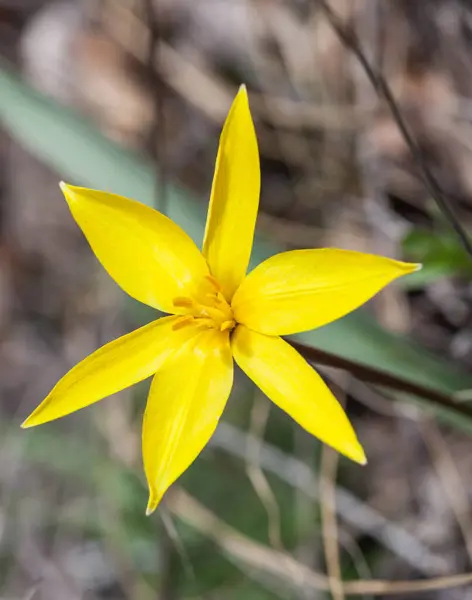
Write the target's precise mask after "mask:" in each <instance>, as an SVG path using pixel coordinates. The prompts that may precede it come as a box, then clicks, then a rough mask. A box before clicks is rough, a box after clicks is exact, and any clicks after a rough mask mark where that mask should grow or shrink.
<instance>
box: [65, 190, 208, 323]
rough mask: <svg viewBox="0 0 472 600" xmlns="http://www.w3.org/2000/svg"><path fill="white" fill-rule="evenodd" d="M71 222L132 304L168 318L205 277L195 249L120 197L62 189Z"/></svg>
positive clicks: (157, 217)
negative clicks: (178, 301) (175, 302)
mask: <svg viewBox="0 0 472 600" xmlns="http://www.w3.org/2000/svg"><path fill="white" fill-rule="evenodd" d="M61 188H62V191H63V193H64V195H65V197H66V200H67V202H68V203H69V208H70V210H71V212H72V215H73V217H74V219H75V220H76V221H77V223H78V225H79V227H80V228H81V229H82V231H83V233H84V235H85V237H86V238H87V240H88V242H89V244H90V246H91V247H92V250H93V251H94V253H95V255H96V256H97V258H98V260H99V261H100V262H101V263H102V265H103V266H104V267H105V269H106V270H107V271H108V273H109V274H110V276H111V277H112V278H113V279H114V280H115V281H116V283H117V284H118V285H119V286H121V287H122V288H123V290H124V291H125V292H127V293H128V294H129V295H130V296H132V297H133V298H136V300H139V301H140V302H144V303H145V304H148V305H149V306H153V307H154V308H157V309H159V310H162V311H164V312H170V313H173V312H175V311H174V308H173V305H172V300H173V298H176V297H177V296H189V295H192V294H193V293H194V292H195V291H196V288H197V287H198V284H199V283H200V281H201V280H202V279H203V278H204V277H205V276H206V275H208V266H207V264H206V262H205V259H204V258H203V256H202V254H201V252H200V251H199V250H198V248H197V246H196V245H195V244H194V243H193V241H192V240H191V239H190V238H189V237H188V235H187V234H186V233H185V232H184V231H182V229H180V227H179V226H178V225H176V224H175V223H173V222H172V221H171V220H170V219H168V218H167V217H166V216H164V215H163V214H161V213H159V212H158V211H157V210H154V209H152V208H149V207H148V206H146V205H144V204H141V203H140V202H136V201H134V200H129V199H128V198H124V197H123V196H117V195H116V194H109V193H107V192H99V191H95V190H89V189H86V188H79V187H73V186H70V185H66V184H61Z"/></svg>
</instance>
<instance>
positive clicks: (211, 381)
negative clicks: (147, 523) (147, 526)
mask: <svg viewBox="0 0 472 600" xmlns="http://www.w3.org/2000/svg"><path fill="white" fill-rule="evenodd" d="M61 188H62V191H63V192H64V195H65V197H66V199H67V202H68V204H69V207H70V210H71V212H72V215H73V217H74V218H75V220H76V221H77V223H78V225H79V227H80V228H81V229H82V231H83V233H84V235H85V237H86V238H87V240H88V241H89V243H90V246H91V247H92V250H93V251H94V253H95V255H96V256H97V258H98V259H99V261H100V262H101V263H102V265H103V266H104V267H105V269H106V270H107V271H108V273H109V274H110V276H111V277H112V278H113V279H114V280H115V281H116V282H117V283H118V285H120V286H121V287H122V288H123V290H125V291H126V292H127V293H128V294H129V295H130V296H132V297H133V298H136V299H137V300H139V301H141V302H143V303H145V304H148V305H149V306H152V307H154V308H156V309H159V310H160V311H163V312H166V313H170V314H171V315H172V316H168V317H163V318H161V319H158V320H156V321H153V322H152V323H149V324H148V325H146V326H144V327H141V328H140V329H137V330H136V331H133V332H132V333H129V334H128V335H125V336H123V337H121V338H119V339H117V340H115V341H112V342H110V343H109V344H106V345H105V346H103V347H102V348H100V349H99V350H97V351H96V352H94V353H93V354H91V355H90V356H88V357H87V358H85V359H84V360H83V361H82V362H80V363H79V364H78V365H76V366H75V367H74V368H73V369H71V371H69V373H67V374H66V375H65V376H64V377H63V378H62V379H61V380H60V381H59V383H57V385H56V386H55V387H54V388H53V390H52V391H51V393H50V394H49V395H48V396H47V398H46V399H45V400H44V401H43V402H42V403H41V404H40V405H39V406H38V408H36V410H34V411H33V413H32V414H31V415H30V416H29V417H28V419H26V421H25V422H24V423H23V427H32V426H35V425H40V424H42V423H45V422H47V421H51V420H53V419H57V418H59V417H63V416H64V415H67V414H69V413H72V412H74V411H76V410H79V409H81V408H84V407H85V406H88V405H89V404H92V403H93V402H96V401H98V400H100V399H101V398H104V397H105V396H109V395H110V394H114V393H115V392H118V391H119V390H122V389H123V388H126V387H128V386H130V385H132V384H134V383H136V382H138V381H141V380H143V379H145V378H147V377H149V376H151V375H153V374H155V373H156V375H155V377H154V379H153V381H152V385H151V389H150V392H149V398H148V402H147V407H146V411H145V415H144V422H143V436H142V448H143V460H144V469H145V472H146V477H147V481H148V484H149V489H150V496H149V503H148V507H147V513H148V514H150V513H151V512H152V511H154V510H155V508H156V507H157V505H158V503H159V501H160V500H161V498H162V496H163V495H164V493H165V491H166V490H167V488H168V487H169V486H170V485H171V484H172V483H173V482H174V481H175V480H176V479H177V478H178V477H179V476H180V475H181V474H182V473H183V472H184V471H185V469H187V467H188V466H189V465H190V464H191V463H192V462H193V461H194V460H195V458H196V457H197V456H198V454H199V453H200V452H201V450H202V449H203V448H204V446H205V445H206V444H207V442H208V440H209V438H210V437H211V435H212V434H213V432H214V430H215V428H216V426H217V424H218V420H219V418H220V416H221V414H222V412H223V410H224V407H225V404H226V401H227V399H228V396H229V394H230V391H231V388H232V384H233V358H234V360H235V361H236V363H237V364H238V365H239V366H240V367H241V369H242V370H243V371H245V372H246V374H247V375H248V376H249V377H250V378H251V379H252V380H253V381H254V382H255V383H256V384H257V385H258V386H259V387H260V388H261V390H262V391H263V392H264V393H265V394H266V395H267V396H268V397H269V398H270V399H271V400H272V401H273V402H274V403H275V404H277V406H279V407H280V408H281V409H282V410H284V411H285V412H287V413H288V414H289V415H290V416H291V417H292V418H293V419H294V420H295V421H297V423H299V424H300V425H301V426H302V427H303V428H304V429H306V430H307V431H308V432H309V433H311V434H313V435H315V436H316V437H318V438H320V440H322V441H323V442H325V443H327V444H329V445H330V446H332V447H333V448H335V449H336V450H338V451H339V452H342V453H343V454H345V455H346V456H348V457H349V458H351V459H352V460H354V461H356V462H359V463H361V464H362V463H365V462H366V459H365V454H364V451H363V449H362V447H361V445H360V444H359V442H358V440H357V437H356V435H355V433H354V431H353V429H352V427H351V425H350V423H349V421H348V419H347V417H346V415H345V413H344V411H343V409H342V407H341V406H340V404H339V403H338V402H337V400H336V399H335V398H334V396H333V395H332V394H331V392H330V391H329V389H328V388H327V386H326V385H325V383H324V382H323V380H322V379H321V377H320V376H319V375H318V374H317V373H316V371H314V370H313V369H312V368H311V367H310V366H309V365H308V363H307V362H306V361H305V360H304V359H303V358H302V357H301V356H300V355H299V354H298V353H297V352H296V351H295V350H294V349H293V348H292V346H290V345H289V344H288V343H287V342H286V341H284V340H283V339H282V338H281V337H279V336H281V335H287V334H292V333H296V332H300V331H306V330H309V329H313V328H315V327H320V326H322V325H325V324H326V323H329V322H331V321H333V320H335V319H339V318H340V317H342V316H343V315H345V314H346V313H348V312H350V311H352V310H354V309H355V308H357V307H358V306H360V305H361V304H363V303H364V302H366V301H367V300H368V299H369V298H371V297H372V296H373V295H374V294H376V293H377V292H378V291H379V290H380V289H381V288H383V287H384V286H385V285H387V284H388V283H389V282H391V281H392V280H393V279H396V278H397V277H400V276H401V275H405V274H406V273H410V272H412V271H414V270H416V269H417V268H418V265H413V264H408V263H403V262H398V261H395V260H391V259H389V258H384V257H380V256H372V255H368V254H362V253H359V252H349V251H345V250H336V249H321V250H315V249H311V250H293V251H290V252H283V253H281V254H277V255H275V256H273V257H271V258H269V259H268V260H266V261H265V262H263V263H261V264H260V265H259V266H258V267H256V268H255V269H254V270H253V271H252V272H251V273H249V275H246V271H247V267H248V263H249V257H250V254H251V248H252V241H253V236H254V227H255V222H256V216H257V210H258V203H259V189H260V168H259V153H258V148H257V140H256V134H255V131H254V125H253V122H252V118H251V114H250V110H249V103H248V98H247V93H246V89H245V87H244V86H242V87H241V88H240V90H239V93H238V94H237V96H236V99H235V100H234V102H233V105H232V107H231V110H230V112H229V114H228V117H227V119H226V123H225V125H224V128H223V132H222V135H221V139H220V145H219V150H218V156H217V160H216V168H215V174H214V179H213V186H212V191H211V198H210V207H209V212H208V219H207V224H206V230H205V237H204V241H203V251H202V252H200V250H199V249H198V248H197V246H196V245H195V244H194V243H193V241H192V240H191V239H190V238H189V237H188V236H187V235H186V233H185V232H184V231H182V230H181V229H180V228H179V227H178V226H177V225H176V224H175V223H173V222H172V221H171V220H170V219H168V218H167V217H166V216H164V215H163V214H161V213H159V212H157V211H155V210H153V209H151V208H149V207H147V206H145V205H144V204H140V203H139V202H135V201H133V200H129V199H127V198H123V197H122V196H117V195H115V194H109V193H105V192H100V191H95V190H89V189H85V188H79V187H73V186H70V185H66V184H61ZM346 343H347V344H348V343H349V340H346Z"/></svg>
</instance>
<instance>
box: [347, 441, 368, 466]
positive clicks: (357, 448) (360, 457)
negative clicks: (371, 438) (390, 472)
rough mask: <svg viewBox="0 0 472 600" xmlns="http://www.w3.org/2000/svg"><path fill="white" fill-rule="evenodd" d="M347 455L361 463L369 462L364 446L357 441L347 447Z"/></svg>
mask: <svg viewBox="0 0 472 600" xmlns="http://www.w3.org/2000/svg"><path fill="white" fill-rule="evenodd" d="M346 456H347V457H348V458H350V459H351V460H353V461H354V462H356V463H358V464H359V465H362V466H364V465H366V464H367V457H366V455H365V452H364V448H363V447H362V446H361V445H360V444H359V442H356V443H355V444H352V445H351V446H350V447H349V448H346Z"/></svg>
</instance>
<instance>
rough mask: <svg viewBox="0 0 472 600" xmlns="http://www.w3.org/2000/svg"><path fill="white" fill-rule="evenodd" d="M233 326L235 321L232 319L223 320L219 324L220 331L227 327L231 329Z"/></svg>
mask: <svg viewBox="0 0 472 600" xmlns="http://www.w3.org/2000/svg"><path fill="white" fill-rule="evenodd" d="M234 326H235V322H234V321H233V320H231V321H224V322H223V323H221V325H220V331H228V329H233V327H234Z"/></svg>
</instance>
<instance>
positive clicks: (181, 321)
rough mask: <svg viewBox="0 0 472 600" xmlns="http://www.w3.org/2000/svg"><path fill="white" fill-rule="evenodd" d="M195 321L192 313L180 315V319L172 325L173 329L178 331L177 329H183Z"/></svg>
mask: <svg viewBox="0 0 472 600" xmlns="http://www.w3.org/2000/svg"><path fill="white" fill-rule="evenodd" d="M192 322H193V317H192V315H184V316H183V317H179V318H178V320H177V321H176V322H175V323H174V324H173V325H172V329H173V331H177V329H182V327H185V326H186V325H189V324H190V323H192Z"/></svg>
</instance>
